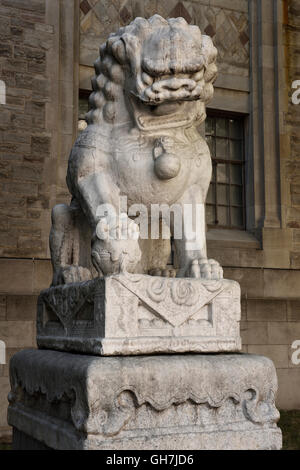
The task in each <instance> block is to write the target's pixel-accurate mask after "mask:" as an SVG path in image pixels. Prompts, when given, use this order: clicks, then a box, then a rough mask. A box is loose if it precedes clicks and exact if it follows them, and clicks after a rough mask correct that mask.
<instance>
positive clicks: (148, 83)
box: [142, 72, 153, 85]
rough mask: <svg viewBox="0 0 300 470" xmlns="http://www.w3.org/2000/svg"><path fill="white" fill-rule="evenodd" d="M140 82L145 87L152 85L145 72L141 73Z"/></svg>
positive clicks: (150, 78) (149, 77) (151, 79)
mask: <svg viewBox="0 0 300 470" xmlns="http://www.w3.org/2000/svg"><path fill="white" fill-rule="evenodd" d="M142 80H143V82H144V83H145V84H146V85H152V83H153V78H152V77H151V76H150V75H148V74H147V73H146V72H143V73H142Z"/></svg>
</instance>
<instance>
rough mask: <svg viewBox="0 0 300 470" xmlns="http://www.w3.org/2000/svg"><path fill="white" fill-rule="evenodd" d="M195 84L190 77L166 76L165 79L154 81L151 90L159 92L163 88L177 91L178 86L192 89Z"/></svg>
mask: <svg viewBox="0 0 300 470" xmlns="http://www.w3.org/2000/svg"><path fill="white" fill-rule="evenodd" d="M195 86H196V82H195V80H193V79H191V78H176V77H172V78H167V79H165V80H159V81H157V82H154V83H153V85H152V90H153V91H155V92H157V93H159V92H161V91H163V90H171V91H177V90H179V89H180V88H185V89H186V90H188V91H192V90H193V89H194V88H195Z"/></svg>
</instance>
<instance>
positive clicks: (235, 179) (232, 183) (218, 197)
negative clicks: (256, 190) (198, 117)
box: [205, 116, 245, 229]
mask: <svg viewBox="0 0 300 470" xmlns="http://www.w3.org/2000/svg"><path fill="white" fill-rule="evenodd" d="M205 136H206V141H207V144H208V146H209V148H210V151H211V157H212V163H213V174H212V180H211V184H210V187H209V191H208V195H207V199H206V222H207V225H208V226H209V227H211V228H216V227H221V228H235V229H244V228H245V204H244V164H245V159H244V121H243V119H242V118H237V117H234V118H231V117H215V116H208V117H207V119H206V125H205Z"/></svg>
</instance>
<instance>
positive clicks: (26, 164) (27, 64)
mask: <svg viewBox="0 0 300 470" xmlns="http://www.w3.org/2000/svg"><path fill="white" fill-rule="evenodd" d="M0 15H1V18H2V20H3V21H1V25H2V26H1V28H0V39H1V46H0V79H1V80H3V81H4V82H5V83H6V88H7V96H6V105H2V106H1V115H2V116H3V117H4V118H3V119H1V122H0V158H1V167H0V215H1V218H2V220H3V222H4V223H5V222H6V225H5V226H4V228H3V230H2V232H1V237H0V255H1V256H4V257H10V256H15V257H27V256H28V255H29V256H31V257H45V256H46V255H47V245H48V241H47V238H46V236H45V235H43V233H44V232H43V231H42V230H41V225H42V224H43V223H44V221H45V218H44V217H43V218H41V210H42V209H43V210H44V211H48V218H49V216H50V209H49V187H50V184H51V181H49V179H48V178H46V175H45V170H46V160H47V159H48V160H49V159H50V157H51V135H49V133H48V130H47V124H46V114H45V104H46V103H47V102H48V101H49V94H48V90H49V89H50V81H49V78H48V77H47V74H46V66H47V51H48V50H49V48H51V47H52V45H53V26H52V25H48V28H47V25H45V24H44V22H45V0H34V1H30V2H27V1H23V0H12V1H10V0H9V1H7V0H3V1H2V0H1V1H0ZM43 26H44V27H43ZM41 28H42V30H41ZM3 113H4V114H3ZM40 183H43V184H40ZM34 199H41V200H42V201H43V207H37V208H36V209H35V213H34V214H33V213H32V211H31V209H32V201H33V200H34ZM16 221H18V224H17V225H16V224H15V222H16ZM24 232H26V233H24Z"/></svg>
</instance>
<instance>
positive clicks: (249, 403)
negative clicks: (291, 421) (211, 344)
mask: <svg viewBox="0 0 300 470" xmlns="http://www.w3.org/2000/svg"><path fill="white" fill-rule="evenodd" d="M10 366H11V367H10V378H11V393H10V394H9V402H10V406H9V410H8V420H9V423H10V424H11V425H13V426H14V428H15V429H17V430H19V431H21V432H23V433H25V434H27V435H29V436H30V437H31V438H33V439H36V440H38V441H40V442H42V443H44V444H45V445H46V446H48V447H50V448H54V449H98V450H100V449H102V450H104V449H110V450H113V449H116V450H125V449H131V450H132V449H157V450H161V449H169V450H171V449H181V450H188V449H216V450H217V449H223V450H224V449H239V450H242V449H279V448H281V442H282V441H281V431H280V429H278V427H277V426H276V423H277V421H278V418H279V413H278V411H277V410H276V407H275V402H274V399H275V395H276V391H277V378H276V372H275V368H274V365H273V364H272V362H271V361H270V360H269V359H267V358H265V357H260V356H254V355H247V354H246V355H240V354H236V355H232V354H230V355H224V354H223V355H205V354H202V355H200V354H198V355H197V354H188V355H164V356H146V357H143V356H135V357H105V358H104V357H102V358H99V357H95V356H94V357H93V356H87V355H84V356H83V355H79V354H76V355H75V354H70V353H59V352H55V351H41V350H39V351H34V350H27V351H22V352H20V353H18V354H16V355H15V356H14V357H13V358H12V361H11V365H10ZM28 371H30V373H28ZM41 390H42V392H41ZM33 394H34V397H35V399H34V400H33V399H32V395H33ZM19 448H20V447H19ZM21 448H22V447H21ZM28 448H31V447H28Z"/></svg>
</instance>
